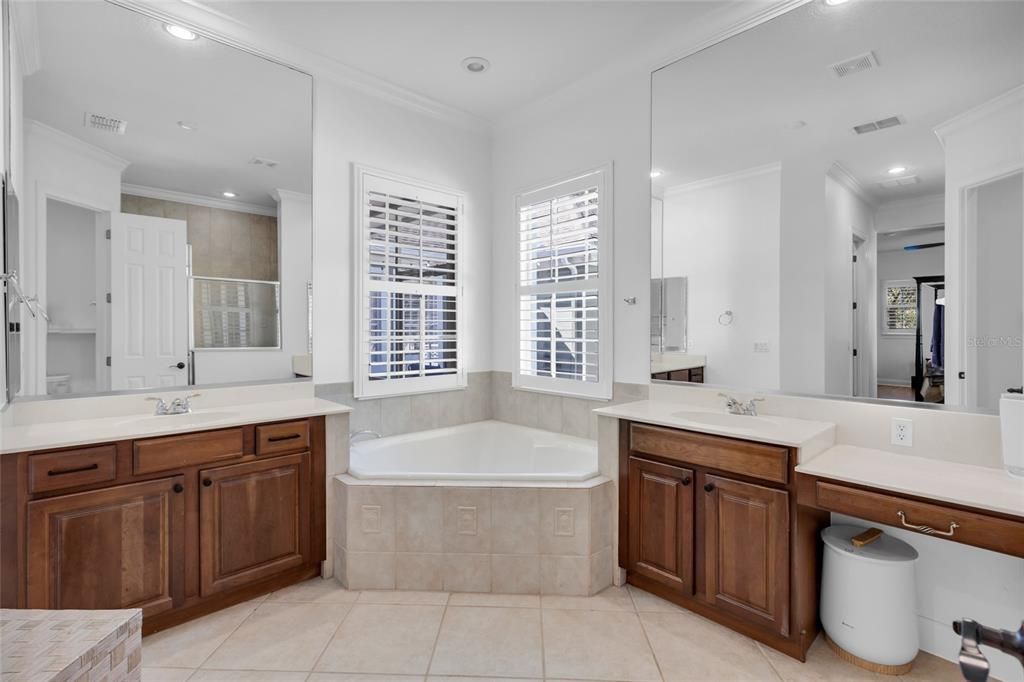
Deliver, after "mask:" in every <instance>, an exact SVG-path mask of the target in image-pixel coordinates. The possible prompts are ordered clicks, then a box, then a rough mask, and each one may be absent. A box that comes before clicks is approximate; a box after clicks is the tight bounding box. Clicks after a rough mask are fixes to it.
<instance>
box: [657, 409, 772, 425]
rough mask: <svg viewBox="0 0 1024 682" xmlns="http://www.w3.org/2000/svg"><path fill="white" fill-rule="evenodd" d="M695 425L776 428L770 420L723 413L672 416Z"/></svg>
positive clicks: (677, 413)
mask: <svg viewBox="0 0 1024 682" xmlns="http://www.w3.org/2000/svg"><path fill="white" fill-rule="evenodd" d="M672 416H673V417H678V418H679V419H685V420H686V421H688V422H693V423H695V424H706V425H708V426H725V427H729V428H734V429H743V428H747V429H765V428H773V427H775V426H778V424H776V423H775V422H774V421H772V420H771V419H766V418H764V417H755V416H751V415H746V414H727V413H724V412H676V413H674V414H673V415H672Z"/></svg>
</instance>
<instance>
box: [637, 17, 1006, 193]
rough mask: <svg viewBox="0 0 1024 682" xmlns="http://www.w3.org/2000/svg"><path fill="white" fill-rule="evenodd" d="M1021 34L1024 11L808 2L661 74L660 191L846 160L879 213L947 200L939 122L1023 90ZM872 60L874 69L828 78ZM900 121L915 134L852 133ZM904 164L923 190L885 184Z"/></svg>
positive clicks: (657, 113) (657, 87) (903, 130)
mask: <svg viewBox="0 0 1024 682" xmlns="http://www.w3.org/2000/svg"><path fill="white" fill-rule="evenodd" d="M1022 35H1024V2H977V1H975V0H967V1H950V2H929V3H923V2H916V1H909V2H907V1H902V0H887V1H886V2H869V1H866V0H855V1H854V2H850V3H848V4H845V5H840V6H837V7H828V6H826V5H825V4H824V3H822V2H812V3H810V4H808V5H805V6H803V7H801V8H799V9H797V10H794V11H793V12H790V13H789V14H786V15H784V16H782V17H780V18H778V19H775V20H773V21H771V22H769V23H768V24H765V25H762V26H759V27H757V28H755V29H753V30H751V31H749V32H747V33H744V34H741V35H740V36H737V37H735V38H732V39H730V40H728V41H726V42H724V43H720V44H718V45H715V46H714V47H712V48H709V49H707V50H704V51H703V52H701V53H698V54H696V55H694V56H692V57H689V58H687V59H684V60H682V61H680V62H677V63H676V64H674V65H671V66H669V67H666V68H665V69H663V70H661V71H659V72H658V73H657V74H656V75H655V77H654V93H653V103H654V104H653V106H654V153H653V166H654V167H655V168H658V169H660V170H662V171H663V173H664V174H663V175H662V177H660V178H658V180H657V181H656V185H657V186H658V187H660V188H665V187H670V186H674V185H681V184H687V183H690V182H694V181H696V180H701V179H706V178H711V177H717V176H720V175H726V174H729V173H733V172H736V171H739V170H742V169H747V168H752V167H756V166H761V165H765V164H768V163H773V162H778V161H780V160H781V161H783V162H785V160H787V159H804V160H805V161H810V162H813V163H818V164H820V165H821V169H822V171H823V172H824V171H825V170H826V169H827V168H828V167H829V166H830V165H831V164H832V163H833V162H836V163H839V164H840V165H841V166H843V167H844V168H845V169H846V170H847V171H848V172H849V173H850V174H851V175H853V176H854V177H855V178H856V180H857V181H858V182H859V183H860V184H861V185H862V186H863V188H864V190H865V191H866V193H867V194H868V195H869V196H870V197H871V199H872V200H874V201H876V202H878V203H882V202H885V201H889V200H896V199H908V198H912V197H917V196H922V195H927V194H934V193H938V192H942V191H943V188H944V172H945V171H944V163H943V150H942V146H941V145H940V143H939V141H938V139H937V138H936V136H935V135H934V133H933V130H934V128H935V126H937V125H938V124H940V123H942V122H944V121H946V120H948V119H950V118H952V117H953V116H955V115H957V114H959V113H962V112H964V111H966V110H968V109H970V108H973V107H975V106H977V105H979V104H982V103H983V102H986V101H988V100H989V99H991V98H993V97H995V96H997V95H999V94H1001V93H1003V92H1006V91H1007V90H1009V89H1011V88H1012V87H1015V86H1017V85H1020V84H1022V83H1024V39H1022V37H1021V36H1022ZM869 50H871V51H873V52H874V54H875V56H876V57H877V59H878V62H879V67H878V68H876V69H873V70H870V71H865V72H862V73H857V74H853V75H850V76H847V77H845V78H843V79H839V78H836V77H835V76H833V75H832V73H831V71H830V70H829V65H830V64H832V63H834V62H838V61H842V60H844V59H847V58H850V57H854V56H855V55H859V54H862V53H865V52H867V51H869ZM892 115H901V116H903V117H904V118H905V121H906V125H905V126H902V127H899V128H891V129H887V130H882V131H878V132H873V133H869V134H867V135H862V136H857V135H854V134H853V133H852V132H851V128H852V127H853V126H854V125H857V124H860V123H862V122H865V121H872V120H877V119H880V118H884V117H887V116H892ZM796 120H802V121H805V122H806V123H807V125H806V126H805V127H803V128H801V129H799V130H787V128H786V124H787V123H790V122H793V121H796ZM897 165H899V166H905V167H906V168H907V169H908V170H907V174H908V175H909V174H915V175H917V176H918V177H919V178H920V180H921V182H920V183H919V184H917V185H911V186H907V187H901V188H899V189H896V190H890V189H883V188H881V187H879V185H878V183H879V182H880V181H882V180H885V179H888V178H889V177H890V176H889V175H887V173H886V171H887V170H888V169H889V168H891V167H893V166H897Z"/></svg>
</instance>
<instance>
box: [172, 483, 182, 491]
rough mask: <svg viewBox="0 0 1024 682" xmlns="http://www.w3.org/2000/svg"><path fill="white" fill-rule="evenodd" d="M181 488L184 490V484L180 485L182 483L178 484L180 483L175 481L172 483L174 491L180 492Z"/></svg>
mask: <svg viewBox="0 0 1024 682" xmlns="http://www.w3.org/2000/svg"><path fill="white" fill-rule="evenodd" d="M183 490H185V486H183V485H182V484H180V483H175V484H174V492H176V493H180V492H182V491H183Z"/></svg>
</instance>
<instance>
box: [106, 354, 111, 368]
mask: <svg viewBox="0 0 1024 682" xmlns="http://www.w3.org/2000/svg"><path fill="white" fill-rule="evenodd" d="M110 366H111V365H110V356H109V355H108V356H107V367H110Z"/></svg>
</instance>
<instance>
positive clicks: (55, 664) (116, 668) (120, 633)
mask: <svg viewBox="0 0 1024 682" xmlns="http://www.w3.org/2000/svg"><path fill="white" fill-rule="evenodd" d="M0 643H2V644H0V675H2V676H3V679H4V682H21V681H23V680H24V681H25V682H29V681H31V682H45V681H46V680H52V681H53V682H57V681H60V682H64V681H65V680H68V681H71V680H139V679H140V678H141V673H142V666H141V663H142V611H141V610H140V609H123V610H113V611H79V610H64V611H48V610H42V609H0Z"/></svg>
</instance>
